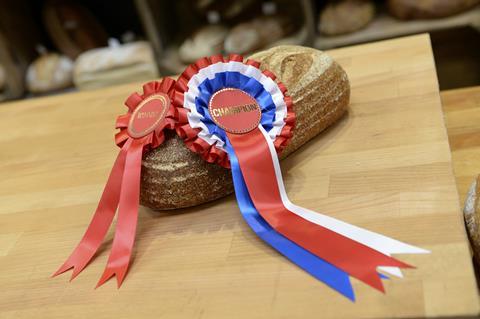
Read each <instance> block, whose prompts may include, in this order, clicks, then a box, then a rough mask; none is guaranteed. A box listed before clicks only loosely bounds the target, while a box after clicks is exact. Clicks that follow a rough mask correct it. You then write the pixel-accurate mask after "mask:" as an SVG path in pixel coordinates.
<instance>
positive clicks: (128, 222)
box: [96, 140, 143, 288]
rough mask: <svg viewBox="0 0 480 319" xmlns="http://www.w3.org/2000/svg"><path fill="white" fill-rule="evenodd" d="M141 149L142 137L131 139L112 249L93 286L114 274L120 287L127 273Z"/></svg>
mask: <svg viewBox="0 0 480 319" xmlns="http://www.w3.org/2000/svg"><path fill="white" fill-rule="evenodd" d="M142 153H143V143H142V140H133V142H132V145H131V146H130V148H129V149H128V152H127V158H126V164H125V171H124V174H123V180H122V185H121V191H120V202H119V205H118V219H117V225H116V229H115V237H114V239H113V244H112V250H111V252H110V256H109V257H108V262H107V266H106V268H105V270H104V272H103V274H102V276H101V278H100V280H99V281H98V283H97V286H96V288H98V287H99V286H101V285H103V284H104V283H105V282H106V281H108V280H109V279H110V278H111V277H113V276H116V277H117V286H118V287H120V286H121V284H122V282H123V280H124V279H125V275H126V274H127V270H128V266H129V263H130V257H131V255H132V250H133V243H134V241H135V232H136V228H137V217H138V208H139V197H140V172H141V163H142Z"/></svg>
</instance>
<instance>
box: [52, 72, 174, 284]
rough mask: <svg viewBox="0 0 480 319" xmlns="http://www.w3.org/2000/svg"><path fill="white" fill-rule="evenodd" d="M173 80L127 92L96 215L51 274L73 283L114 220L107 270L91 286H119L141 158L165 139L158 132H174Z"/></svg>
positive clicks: (135, 204)
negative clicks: (113, 280) (117, 149)
mask: <svg viewBox="0 0 480 319" xmlns="http://www.w3.org/2000/svg"><path fill="white" fill-rule="evenodd" d="M174 96H175V81H174V80H172V79H169V78H165V79H163V80H162V81H153V82H149V83H146V84H145V85H143V93H142V94H138V93H133V94H131V95H130V96H129V97H128V98H127V100H126V101H125V105H126V106H127V107H128V112H127V113H126V114H123V115H120V116H119V117H118V118H117V121H116V128H118V129H120V131H119V132H118V133H117V134H116V135H115V142H116V144H117V145H118V146H119V147H120V148H121V150H120V152H119V154H118V156H117V159H116V161H115V163H114V165H113V168H112V170H111V172H110V176H109V177H108V180H107V183H106V185H105V188H104V191H103V194H102V197H101V199H100V201H99V203H98V206H97V210H96V211H95V214H94V215H93V218H92V221H91V222H90V225H89V226H88V228H87V230H86V232H85V234H84V236H83V238H82V240H81V241H80V243H79V244H78V245H77V247H76V248H75V250H74V251H73V252H72V254H71V255H70V257H69V258H68V259H67V260H66V261H65V262H64V263H63V265H62V266H61V267H60V268H59V269H58V270H57V271H56V272H55V273H54V276H56V275H59V274H61V273H63V272H65V271H67V270H69V269H72V268H73V273H72V279H73V278H75V277H76V276H77V275H78V274H79V273H80V272H81V271H82V270H83V269H84V268H85V267H86V266H87V265H88V263H89V262H90V261H91V259H92V258H93V256H94V255H95V253H96V252H97V251H98V249H99V247H100V245H101V244H102V241H103V239H104V238H105V236H106V234H107V232H108V229H109V227H110V225H111V224H112V222H113V218H114V217H115V214H116V213H117V211H118V218H117V223H116V226H115V227H116V229H115V236H114V239H113V244H112V249H111V252H110V256H109V258H108V262H107V266H106V268H105V271H104V272H103V275H102V277H101V278H100V280H99V282H98V284H97V287H98V286H100V285H102V284H103V283H105V282H106V281H107V280H108V279H110V278H111V277H113V276H116V277H117V284H118V286H120V285H121V283H122V282H123V280H124V278H125V276H126V274H127V270H128V266H129V263H130V257H131V254H132V250H133V244H134V241H135V230H136V225H137V219H138V218H137V217H138V208H139V200H140V174H141V165H142V156H143V154H144V153H145V152H146V151H148V150H150V149H153V148H156V147H158V146H159V145H160V144H161V143H162V142H163V141H164V139H165V135H164V130H165V129H174V127H175V116H174V115H175V108H174V107H173V105H172V103H171V101H172V100H173V98H174Z"/></svg>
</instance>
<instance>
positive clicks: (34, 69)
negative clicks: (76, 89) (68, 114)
mask: <svg viewBox="0 0 480 319" xmlns="http://www.w3.org/2000/svg"><path fill="white" fill-rule="evenodd" d="M72 70H73V62H72V60H70V58H68V57H67V56H65V55H60V54H58V53H48V54H43V55H41V56H40V57H39V58H37V59H36V60H35V61H33V62H32V64H30V66H29V67H28V70H27V78H26V82H27V89H28V90H29V91H30V92H32V93H46V92H50V91H56V90H60V89H64V88H67V87H69V86H71V85H72Z"/></svg>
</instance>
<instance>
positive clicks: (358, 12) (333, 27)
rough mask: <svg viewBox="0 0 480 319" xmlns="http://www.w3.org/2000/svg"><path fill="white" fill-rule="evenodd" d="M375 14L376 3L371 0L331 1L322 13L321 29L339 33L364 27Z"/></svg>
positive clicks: (329, 33) (333, 33)
mask: <svg viewBox="0 0 480 319" xmlns="http://www.w3.org/2000/svg"><path fill="white" fill-rule="evenodd" d="M374 16H375V4H374V3H373V1H370V0H341V1H339V2H331V3H329V4H328V5H327V6H326V7H325V9H324V10H323V11H322V12H321V13H320V21H319V26H318V28H319V31H320V33H322V34H324V35H338V34H345V33H351V32H355V31H357V30H360V29H362V28H364V27H365V26H366V25H367V24H368V23H369V22H370V21H372V19H373V17H374Z"/></svg>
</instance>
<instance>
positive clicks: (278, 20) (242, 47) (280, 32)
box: [225, 16, 294, 54]
mask: <svg viewBox="0 0 480 319" xmlns="http://www.w3.org/2000/svg"><path fill="white" fill-rule="evenodd" d="M293 29H294V27H293V24H292V23H291V21H290V19H288V18H286V17H283V16H263V17H259V18H255V19H253V20H251V21H249V22H244V23H240V24H239V25H237V26H236V27H234V28H233V29H232V30H231V31H230V33H229V34H228V36H227V38H226V39H225V51H226V52H227V53H237V54H245V53H250V52H253V51H255V50H258V49H261V48H263V47H265V46H267V45H268V44H270V43H273V42H275V41H278V40H280V39H282V38H283V37H285V36H286V35H288V34H290V33H291V32H292V31H293Z"/></svg>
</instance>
